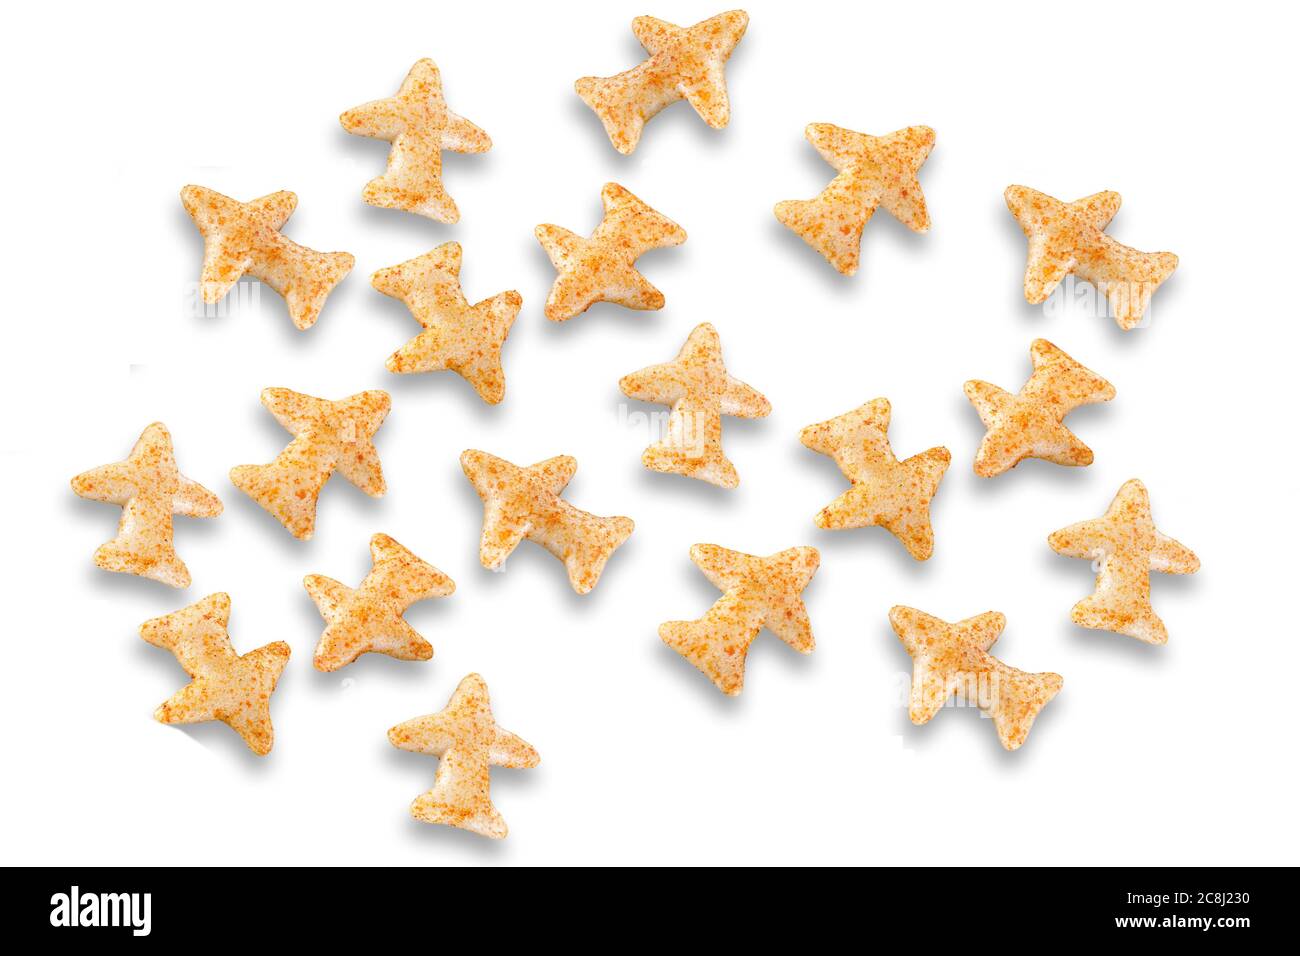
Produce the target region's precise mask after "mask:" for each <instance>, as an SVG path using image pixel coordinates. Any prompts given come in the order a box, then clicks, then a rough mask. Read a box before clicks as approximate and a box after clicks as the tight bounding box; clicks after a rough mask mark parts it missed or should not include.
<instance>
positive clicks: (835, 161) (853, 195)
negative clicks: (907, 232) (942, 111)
mask: <svg viewBox="0 0 1300 956" xmlns="http://www.w3.org/2000/svg"><path fill="white" fill-rule="evenodd" d="M804 136H806V137H807V139H808V142H810V143H812V144H813V147H814V148H815V149H816V150H817V152H819V153H821V156H822V159H824V160H826V162H828V163H830V164H831V165H832V166H834V167H835V171H836V172H837V173H838V175H837V176H836V177H835V178H834V179H832V180H831V182H830V185H829V186H827V187H826V188H825V189H823V190H822V192H821V194H820V195H819V196H817V197H816V198H815V199H787V200H786V201H784V202H779V203H777V204H776V208H775V210H774V211H775V213H776V218H777V219H779V220H780V221H781V223H782V224H783V225H785V226H787V227H788V228H789V229H791V230H792V231H793V232H794V233H795V234H796V235H797V236H799V238H801V239H802V240H803V241H804V242H806V243H808V245H810V246H812V247H813V248H814V249H816V250H817V251H818V252H820V253H821V254H822V256H823V257H825V259H826V261H827V262H829V263H830V264H831V265H833V266H834V267H835V269H836V271H838V272H839V273H840V274H841V275H846V276H851V275H853V274H854V273H855V272H857V271H858V260H859V257H860V255H861V248H862V230H863V229H864V228H865V227H866V225H867V223H868V222H870V221H871V217H872V216H873V215H875V212H876V208H877V207H879V206H882V205H883V206H884V207H885V208H886V209H887V210H889V212H890V214H891V215H892V216H893V217H894V218H895V219H897V220H898V221H899V222H901V223H902V224H903V225H905V226H907V228H908V229H911V230H912V231H913V232H926V231H928V230H929V228H930V213H929V211H928V210H927V209H926V206H925V196H924V195H923V194H922V192H921V184H920V183H919V182H918V181H917V178H916V176H917V173H918V172H919V171H920V169H921V165H922V164H923V163H924V162H925V160H926V157H928V156H929V155H930V150H931V149H933V148H934V130H932V129H930V127H928V126H909V127H907V128H906V129H900V130H898V131H896V132H893V133H890V134H888V135H886V136H869V135H867V134H866V133H855V132H854V131H853V130H851V129H843V128H842V127H839V126H833V125H831V124H830V123H810V124H809V125H808V128H807V129H806V130H804Z"/></svg>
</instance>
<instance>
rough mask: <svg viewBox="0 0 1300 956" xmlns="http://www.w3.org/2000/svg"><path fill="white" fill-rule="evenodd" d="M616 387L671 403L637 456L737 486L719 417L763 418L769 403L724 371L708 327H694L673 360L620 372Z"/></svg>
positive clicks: (655, 467) (652, 465)
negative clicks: (662, 430) (656, 434)
mask: <svg viewBox="0 0 1300 956" xmlns="http://www.w3.org/2000/svg"><path fill="white" fill-rule="evenodd" d="M618 387H619V388H620V389H622V391H623V394H624V395H626V396H627V397H628V398H631V399H635V400H637V401H641V402H654V403H656V404H659V405H671V406H672V411H671V412H670V413H669V416H668V428H667V434H666V435H665V436H664V438H663V440H662V441H658V442H655V444H653V445H651V446H650V447H649V448H647V449H646V450H645V453H644V454H643V455H642V456H641V462H642V464H644V465H645V466H646V467H647V468H649V469H650V470H651V471H663V472H671V473H673V474H678V475H685V476H686V477H688V478H699V479H700V480H701V481H707V482H709V483H710V484H714V485H719V486H720V487H723V488H735V487H736V486H737V485H738V484H740V478H739V476H738V475H737V474H736V467H735V466H734V465H733V464H732V463H731V461H730V460H729V459H728V458H727V456H726V455H724V454H723V453H722V416H723V415H732V416H734V417H736V418H764V417H766V416H767V415H768V413H769V412H771V410H772V406H771V404H770V403H769V402H768V400H767V399H766V398H764V397H763V395H762V394H760V393H759V392H758V391H757V390H756V389H754V388H752V387H751V386H749V385H746V384H745V383H744V382H742V381H740V380H739V379H735V378H732V377H731V376H730V375H728V374H727V369H726V366H725V365H723V363H722V343H721V341H720V340H719V339H718V330H717V329H715V328H714V327H713V326H712V325H710V324H709V323H707V322H705V323H703V324H702V325H698V326H696V327H695V330H694V331H693V332H691V334H690V336H689V337H688V338H687V339H686V343H685V344H684V345H683V346H682V348H681V351H680V352H678V353H677V358H675V359H674V360H673V361H671V362H668V363H666V364H664V365H651V366H650V367H648V368H643V369H641V371H639V372H633V373H632V374H631V375H625V376H624V377H623V379H622V380H621V381H620V382H619V383H618Z"/></svg>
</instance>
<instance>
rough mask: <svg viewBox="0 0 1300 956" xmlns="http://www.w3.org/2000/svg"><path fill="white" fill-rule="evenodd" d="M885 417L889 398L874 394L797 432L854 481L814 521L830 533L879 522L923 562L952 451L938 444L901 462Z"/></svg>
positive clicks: (929, 550)
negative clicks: (935, 502)
mask: <svg viewBox="0 0 1300 956" xmlns="http://www.w3.org/2000/svg"><path fill="white" fill-rule="evenodd" d="M889 416H890V407H889V400H888V399H885V398H875V399H872V400H871V401H869V402H867V403H866V404H865V405H862V406H860V407H858V408H855V409H854V410H853V411H851V412H845V413H844V414H843V415H840V416H838V417H837V418H832V419H831V420H830V421H825V422H822V423H821V424H819V425H809V426H808V427H807V428H805V429H804V430H803V431H802V432H801V433H800V435H799V440H800V441H801V442H803V444H804V446H805V447H807V448H810V449H812V450H813V451H815V452H818V453H820V454H822V455H829V456H830V457H832V458H834V459H835V464H837V465H839V467H840V471H841V472H842V473H843V475H844V477H845V478H847V479H848V480H849V481H850V483H851V484H852V487H850V488H849V490H848V491H846V492H844V493H843V494H842V495H840V496H839V497H838V498H836V499H835V500H834V501H832V502H831V503H830V504H829V505H827V506H826V507H825V508H823V509H822V510H821V511H819V512H818V513H817V516H816V517H815V518H814V519H813V523H814V524H816V525H817V527H819V528H825V529H828V530H831V531H839V530H843V529H846V528H866V527H869V526H871V525H879V526H880V527H882V528H884V529H885V530H886V531H888V532H889V533H890V534H892V535H893V536H894V537H896V538H897V539H898V540H899V541H901V542H902V543H903V547H905V548H907V553H908V554H910V555H911V556H912V557H914V558H915V559H916V560H918V561H924V560H926V559H927V558H928V557H930V555H931V554H933V553H934V528H933V527H932V526H931V525H930V500H931V499H932V498H933V497H934V493H935V492H936V491H938V490H939V482H940V481H941V480H942V478H943V474H944V472H945V471H947V470H948V462H949V461H951V460H952V455H951V453H950V452H949V451H948V449H947V448H944V447H943V446H937V447H935V448H930V449H927V450H926V451H923V452H921V453H920V454H918V455H913V456H912V457H911V458H908V459H907V460H906V461H899V460H898V459H897V458H895V457H894V450H893V448H892V447H891V446H890V444H889Z"/></svg>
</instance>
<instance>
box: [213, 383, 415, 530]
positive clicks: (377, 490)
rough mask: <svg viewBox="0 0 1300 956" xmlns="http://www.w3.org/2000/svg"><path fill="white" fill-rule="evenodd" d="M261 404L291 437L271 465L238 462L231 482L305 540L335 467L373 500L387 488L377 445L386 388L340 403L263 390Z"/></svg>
mask: <svg viewBox="0 0 1300 956" xmlns="http://www.w3.org/2000/svg"><path fill="white" fill-rule="evenodd" d="M262 404H263V405H265V406H266V408H267V410H268V411H270V413H271V414H272V415H274V416H275V420H276V421H278V422H279V423H280V424H281V425H283V426H284V428H285V430H286V431H290V432H292V433H293V441H291V442H289V444H288V445H287V446H286V447H285V449H284V451H282V452H280V454H279V455H277V456H276V458H275V461H273V462H271V463H270V464H268V465H236V466H235V467H234V468H232V469H230V480H231V482H233V483H234V485H235V487H236V488H238V489H239V490H240V491H242V492H244V493H245V494H246V495H248V496H249V497H250V498H252V499H253V500H254V501H256V502H257V503H258V504H259V505H261V506H262V507H263V508H265V509H266V510H267V511H268V512H270V513H271V514H272V515H274V516H275V519H276V520H277V521H279V522H280V524H282V525H284V526H285V528H287V529H288V530H289V533H290V534H292V535H293V536H294V537H295V538H299V539H301V540H304V541H305V540H306V539H308V538H310V537H311V536H312V533H313V532H314V531H315V529H316V500H317V498H319V497H320V491H321V488H323V487H324V486H325V482H327V481H329V478H330V475H332V474H334V471H335V469H337V470H338V471H339V473H340V474H341V475H343V477H344V478H346V479H347V480H348V481H350V482H352V484H354V485H356V486H357V487H358V488H360V489H361V490H362V491H364V492H365V493H366V494H368V495H369V496H370V497H372V498H379V497H382V496H383V494H384V491H385V490H386V489H387V486H386V485H385V484H384V472H383V469H382V468H381V467H380V464H379V452H377V451H375V446H374V444H373V440H374V436H375V431H376V430H377V429H378V428H379V426H380V425H381V424H382V423H383V421H384V418H385V416H387V415H388V409H389V405H390V399H389V397H388V393H387V392H383V391H380V390H378V389H375V390H373V391H369V392H358V393H357V394H356V395H350V396H348V397H347V398H345V399H342V400H341V401H337V402H331V401H329V400H327V399H324V398H314V397H313V396H311V395H304V394H302V393H301V392H295V391H291V390H290V389H287V388H267V389H263V390H262Z"/></svg>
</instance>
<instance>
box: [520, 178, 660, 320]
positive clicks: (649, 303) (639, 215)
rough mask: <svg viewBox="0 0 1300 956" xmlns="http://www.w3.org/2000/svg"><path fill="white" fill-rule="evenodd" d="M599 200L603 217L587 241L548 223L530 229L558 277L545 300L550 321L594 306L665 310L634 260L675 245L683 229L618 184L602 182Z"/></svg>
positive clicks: (566, 318) (655, 291)
mask: <svg viewBox="0 0 1300 956" xmlns="http://www.w3.org/2000/svg"><path fill="white" fill-rule="evenodd" d="M600 200H601V203H602V204H603V205H604V207H605V217H604V218H603V219H602V220H601V222H600V225H599V226H597V227H596V229H595V231H594V232H593V233H592V234H591V237H590V238H587V239H583V238H582V237H581V236H579V235H576V234H574V233H572V232H570V231H569V230H568V229H565V228H563V227H562V226H555V225H551V224H549V223H546V224H543V225H540V226H538V227H537V228H536V229H535V230H534V233H535V234H536V236H537V241H538V242H540V243H541V244H542V248H543V249H545V250H546V254H547V255H548V256H549V257H550V259H551V265H553V266H555V271H556V273H557V275H556V277H555V283H554V285H552V286H551V294H550V295H549V296H548V297H547V299H546V310H545V311H546V317H547V318H548V319H550V320H551V321H552V322H564V321H567V320H568V319H571V318H573V317H574V316H575V315H581V314H582V313H583V312H586V311H587V310H588V309H589V308H591V307H592V306H593V305H595V304H596V303H597V302H613V303H614V304H615V305H621V306H623V307H624V308H628V309H635V310H637V311H654V310H655V309H662V308H663V307H664V294H663V293H662V292H660V291H659V290H658V289H656V288H655V287H654V286H652V285H651V284H650V283H649V282H648V281H646V278H645V276H643V275H641V273H640V272H638V271H637V269H636V260H637V259H638V258H639V257H640V256H641V255H642V254H643V253H645V252H648V251H649V250H651V249H662V248H665V247H667V246H680V245H681V244H682V243H683V242H685V241H686V230H685V229H683V228H682V227H681V226H679V225H677V223H675V222H673V221H672V220H671V219H669V218H668V217H667V216H665V215H663V214H661V213H658V212H656V211H655V210H653V209H651V208H650V207H649V206H647V205H646V204H645V203H644V202H642V201H641V200H640V199H638V198H637V197H636V196H633V195H632V194H631V193H630V192H628V191H627V190H626V189H624V188H623V187H622V186H620V185H619V184H618V183H606V184H605V188H604V189H602V190H601V193H600Z"/></svg>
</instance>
